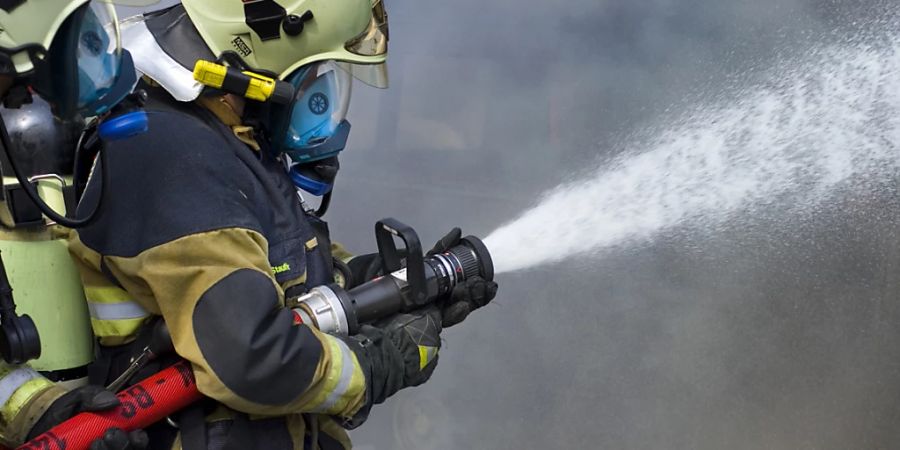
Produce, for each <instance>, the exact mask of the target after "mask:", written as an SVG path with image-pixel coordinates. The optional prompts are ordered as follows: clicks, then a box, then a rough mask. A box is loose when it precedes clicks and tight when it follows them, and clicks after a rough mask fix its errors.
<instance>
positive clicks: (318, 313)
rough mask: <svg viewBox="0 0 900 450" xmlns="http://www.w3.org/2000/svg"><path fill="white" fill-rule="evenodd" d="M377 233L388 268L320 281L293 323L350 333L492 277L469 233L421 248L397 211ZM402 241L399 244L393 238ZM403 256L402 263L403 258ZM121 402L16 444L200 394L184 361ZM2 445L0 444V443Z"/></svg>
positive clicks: (51, 439)
mask: <svg viewBox="0 0 900 450" xmlns="http://www.w3.org/2000/svg"><path fill="white" fill-rule="evenodd" d="M375 234H376V238H377V242H378V251H379V255H380V257H381V264H382V268H383V269H384V270H383V271H384V273H387V274H388V275H385V276H382V277H378V278H376V279H374V280H371V281H369V282H366V283H363V284H361V285H359V286H357V287H355V288H353V289H350V290H345V289H343V288H340V287H338V286H337V285H329V286H321V287H317V288H314V289H312V290H311V291H310V292H309V293H308V294H306V295H304V296H301V297H299V298H298V299H297V301H296V304H297V306H296V307H294V308H293V313H294V316H295V322H296V323H304V324H308V325H310V326H314V327H316V328H318V329H319V330H321V331H324V332H327V333H332V334H337V335H345V336H346V335H352V334H355V333H356V332H357V330H358V327H359V325H360V324H364V323H369V322H373V321H375V320H378V319H381V318H384V317H390V316H392V315H394V314H397V313H398V312H405V311H411V310H414V309H418V308H421V307H422V306H425V305H427V304H430V303H434V302H437V301H441V300H443V299H444V298H446V297H447V296H448V295H449V294H450V292H451V291H452V290H453V288H454V287H455V286H456V285H457V284H459V283H461V282H464V281H465V280H467V279H469V278H471V277H474V276H480V277H482V278H484V279H485V280H489V281H490V280H493V277H494V269H493V262H492V260H491V256H490V253H489V252H488V250H487V248H486V247H485V246H484V244H483V243H482V242H481V240H480V239H478V238H476V237H474V236H468V237H465V238H463V239H462V240H461V241H460V244H459V245H457V246H455V247H453V248H451V249H449V250H447V251H445V252H443V253H439V254H435V255H430V256H428V257H423V256H422V247H421V244H420V242H419V238H418V236H417V235H416V233H415V232H414V231H413V230H412V228H410V227H409V226H407V225H404V224H403V223H400V222H398V221H396V220H394V219H384V220H382V221H380V222H378V223H377V224H376V227H375ZM395 237H398V238H400V239H401V240H403V242H404V243H405V246H406V247H405V251H398V249H397V246H396V243H395V242H394V238H395ZM404 259H405V261H406V267H403V268H402V267H401V266H402V265H403V263H402V260H404ZM117 397H118V398H119V400H121V402H122V403H121V405H120V406H118V407H116V408H115V409H112V410H109V411H104V412H85V413H81V414H78V415H76V416H75V417H72V418H71V419H69V420H67V421H65V422H63V423H61V424H59V425H57V426H56V427H53V428H52V429H50V430H49V431H47V432H46V433H44V434H41V435H40V436H38V437H36V438H34V439H32V440H31V441H29V442H27V443H25V444H24V445H22V446H20V447H18V450H88V448H89V447H90V445H91V443H92V442H94V441H95V440H97V439H99V438H101V437H102V436H103V433H105V432H106V430H108V429H110V428H121V429H122V430H125V431H132V430H136V429H140V428H145V427H147V426H149V425H152V424H154V423H156V422H158V421H160V420H163V419H165V418H166V417H168V416H169V415H172V414H174V413H176V412H178V411H179V410H181V409H183V408H185V407H186V406H188V405H190V404H191V403H194V402H196V401H199V400H200V399H201V398H202V397H203V395H202V394H201V393H200V391H199V390H198V389H197V383H196V381H195V379H194V375H193V371H192V370H191V367H190V364H189V363H188V362H187V361H180V362H178V363H176V364H175V365H173V366H171V367H169V368H167V369H165V370H162V371H160V372H158V373H156V374H155V375H152V376H150V377H148V378H146V379H144V380H143V381H141V382H139V383H136V384H134V385H132V386H131V387H128V388H127V389H125V390H123V391H121V392H119V393H118V395H117ZM0 450H2V449H0Z"/></svg>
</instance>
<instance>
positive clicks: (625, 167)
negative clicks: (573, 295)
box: [486, 37, 900, 272]
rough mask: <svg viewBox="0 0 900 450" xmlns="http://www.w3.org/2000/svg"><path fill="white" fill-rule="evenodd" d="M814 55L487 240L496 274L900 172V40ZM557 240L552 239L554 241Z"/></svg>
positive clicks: (811, 200) (558, 194)
mask: <svg viewBox="0 0 900 450" xmlns="http://www.w3.org/2000/svg"><path fill="white" fill-rule="evenodd" d="M888 41H889V42H887V43H885V42H881V43H880V44H878V45H875V44H871V43H869V44H864V43H862V42H861V40H857V41H855V43H853V44H849V43H848V44H846V45H844V46H835V47H829V48H824V49H820V50H818V51H815V52H813V54H812V55H811V56H810V57H809V59H808V60H807V61H805V62H802V63H799V62H797V63H792V64H783V65H781V66H780V67H779V68H777V69H776V70H774V71H773V72H772V73H771V76H770V77H769V78H771V79H772V80H774V81H772V83H773V84H772V85H769V86H764V87H755V88H752V89H744V90H743V91H742V92H739V93H738V95H736V96H735V98H737V100H736V101H732V102H731V103H730V104H722V105H718V106H704V107H703V108H698V109H697V110H696V111H694V112H691V113H688V114H687V115H686V116H685V118H683V119H681V120H680V121H679V123H677V124H675V125H670V126H669V127H668V129H666V130H664V131H662V132H659V133H656V134H655V137H653V138H650V139H649V141H648V142H647V143H645V144H642V145H639V146H632V148H631V150H628V151H626V152H624V153H623V156H621V157H619V158H618V159H616V160H615V161H613V163H612V164H611V165H608V166H607V167H605V168H601V169H600V170H599V171H597V172H596V173H595V174H593V175H592V176H590V177H589V178H588V179H586V180H582V181H579V182H575V183H571V184H566V185H563V186H560V187H558V188H556V189H555V190H554V191H552V192H551V193H549V194H548V195H546V196H545V197H544V198H543V199H542V201H541V202H540V203H539V204H538V205H537V206H535V207H533V208H532V209H531V210H528V211H526V212H525V213H524V214H522V215H521V216H520V217H519V218H518V219H516V220H514V221H512V222H511V223H509V224H507V225H505V226H503V227H501V228H499V229H498V230H496V231H495V232H494V233H492V234H491V235H490V236H488V238H487V239H486V245H487V246H488V248H489V249H490V251H491V253H492V255H493V257H494V261H495V264H496V266H497V271H498V272H508V271H513V270H519V269H525V268H529V267H533V266H536V265H540V264H544V263H550V262H554V261H559V260H561V259H563V258H565V257H568V256H571V255H577V254H596V253H598V252H602V251H603V250H604V249H608V248H610V247H611V246H615V245H621V244H623V243H629V242H634V241H638V240H645V241H646V240H649V239H652V238H653V237H654V236H655V235H657V234H658V233H660V232H661V231H664V230H666V229H670V228H672V227H675V226H685V225H687V226H691V227H715V226H716V225H719V224H721V223H723V222H724V221H725V220H727V219H728V218H729V216H731V215H733V214H734V213H736V212H742V213H745V212H747V210H749V209H753V208H758V207H762V206H765V205H769V204H772V203H774V202H778V203H779V204H784V202H792V203H795V204H799V205H808V206H813V205H815V204H816V203H817V202H821V201H822V200H824V199H826V198H827V196H828V195H829V192H832V191H833V189H834V188H835V187H837V186H848V185H852V183H854V182H856V181H859V180H862V179H866V180H872V179H874V178H884V177H889V176H896V175H897V173H898V172H897V171H898V167H900V148H898V144H900V37H895V38H894V39H889V40H888ZM551 235H552V238H551Z"/></svg>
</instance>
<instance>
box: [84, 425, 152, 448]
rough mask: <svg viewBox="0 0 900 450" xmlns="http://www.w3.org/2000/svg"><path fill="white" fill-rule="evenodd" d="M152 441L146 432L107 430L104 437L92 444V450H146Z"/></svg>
mask: <svg viewBox="0 0 900 450" xmlns="http://www.w3.org/2000/svg"><path fill="white" fill-rule="evenodd" d="M149 445H150V440H149V438H148V437H147V433H145V432H144V430H134V431H132V432H130V433H126V432H125V430H123V429H121V428H110V429H108V430H106V433H104V434H103V437H102V438H100V439H97V440H96V441H94V442H93V443H91V450H144V449H146V448H147V447H148V446H149Z"/></svg>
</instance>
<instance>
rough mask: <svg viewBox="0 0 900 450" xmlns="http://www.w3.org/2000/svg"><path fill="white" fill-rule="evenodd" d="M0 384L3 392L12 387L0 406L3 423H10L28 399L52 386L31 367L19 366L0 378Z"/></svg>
mask: <svg viewBox="0 0 900 450" xmlns="http://www.w3.org/2000/svg"><path fill="white" fill-rule="evenodd" d="M10 377H12V378H10ZM23 377H27V378H23ZM7 382H8V383H10V385H9V386H5V384H6V383H7ZM0 385H4V386H3V389H4V392H6V389H7V388H11V389H12V390H11V391H10V393H9V397H8V398H7V399H6V400H5V401H4V402H3V406H2V407H0V416H2V417H3V420H4V422H5V423H10V422H12V420H13V419H14V418H15V417H16V415H18V414H19V412H20V411H22V408H23V407H24V406H25V405H26V404H28V401H29V400H31V399H32V398H34V396H35V395H37V394H39V393H41V392H43V391H44V390H45V389H48V388H49V387H51V386H53V382H52V381H50V380H48V379H46V378H44V377H43V376H41V375H40V374H39V373H37V372H35V371H34V370H32V369H29V368H20V369H17V370H14V371H12V372H10V373H9V374H7V375H6V376H4V377H3V378H2V379H0Z"/></svg>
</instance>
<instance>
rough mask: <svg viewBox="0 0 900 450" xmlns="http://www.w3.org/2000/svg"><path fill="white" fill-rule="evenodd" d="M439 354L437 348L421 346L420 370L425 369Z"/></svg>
mask: <svg viewBox="0 0 900 450" xmlns="http://www.w3.org/2000/svg"><path fill="white" fill-rule="evenodd" d="M437 354H438V348H437V347H429V346H427V345H420V346H419V370H422V369H424V368H425V366H427V365H428V363H430V362H431V360H433V359H434V357H435V356H437Z"/></svg>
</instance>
